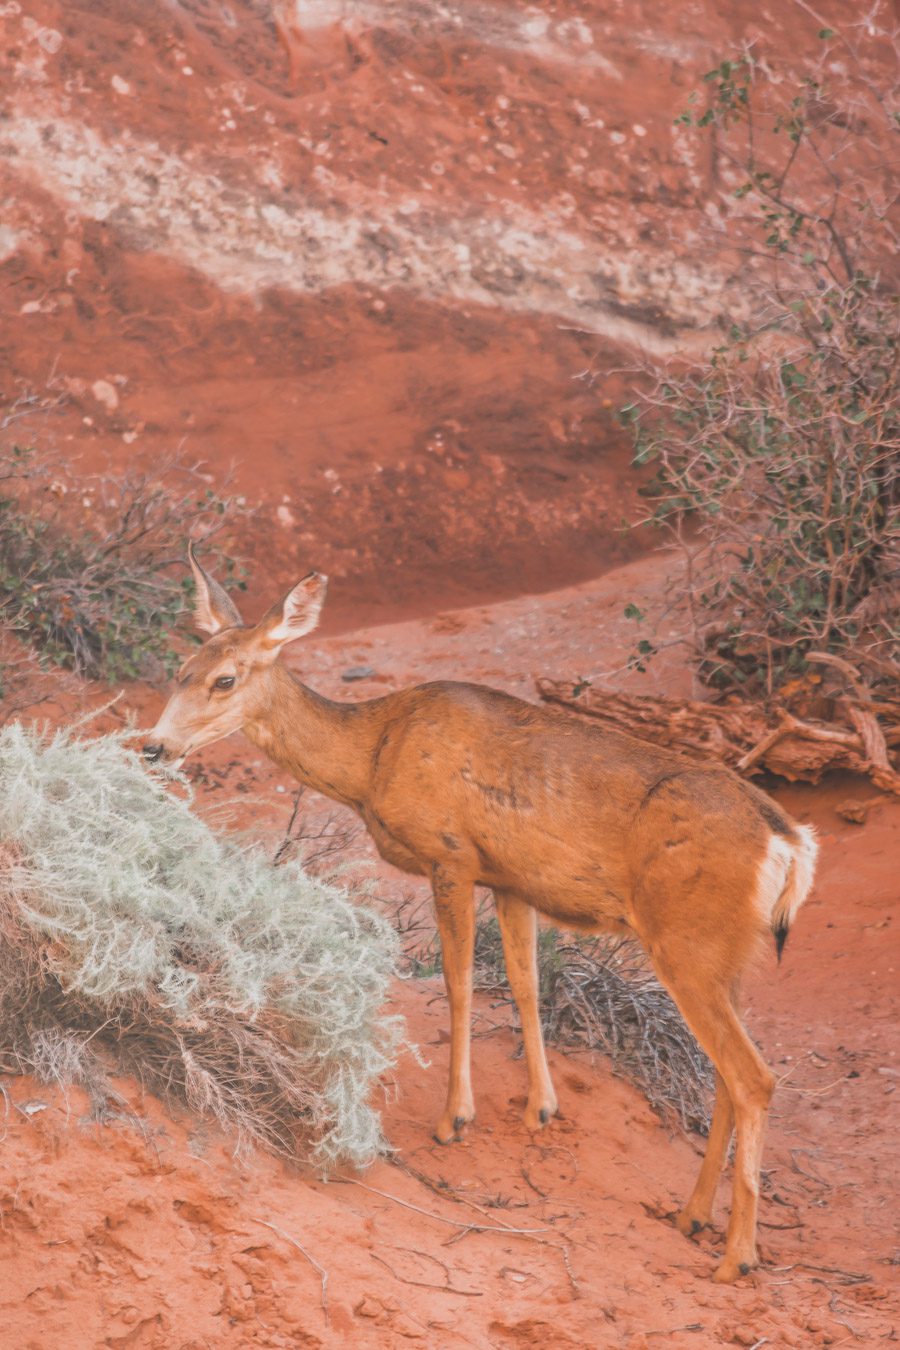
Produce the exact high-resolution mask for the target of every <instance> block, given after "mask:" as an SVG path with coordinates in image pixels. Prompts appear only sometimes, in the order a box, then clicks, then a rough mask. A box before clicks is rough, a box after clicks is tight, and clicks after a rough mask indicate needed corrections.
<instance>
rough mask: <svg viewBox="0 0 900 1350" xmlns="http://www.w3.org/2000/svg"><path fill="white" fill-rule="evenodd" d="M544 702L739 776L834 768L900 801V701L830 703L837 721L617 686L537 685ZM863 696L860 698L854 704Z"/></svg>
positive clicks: (814, 774) (794, 776)
mask: <svg viewBox="0 0 900 1350" xmlns="http://www.w3.org/2000/svg"><path fill="white" fill-rule="evenodd" d="M537 689H538V693H539V694H540V696H541V698H542V699H544V700H545V701H546V702H548V703H557V704H560V705H562V706H563V707H565V708H568V709H570V710H571V711H572V712H575V713H579V714H581V715H582V716H584V717H589V718H591V719H593V720H595V721H598V722H602V723H603V724H604V725H605V726H609V727H615V728H616V730H618V731H625V732H628V733H629V734H630V735H632V736H638V737H640V738H641V739H642V740H645V741H652V742H653V744H654V745H664V746H669V747H670V748H671V749H673V750H678V751H680V752H681V753H682V754H684V755H687V756H688V757H689V758H692V759H696V760H698V761H704V762H709V761H710V760H715V761H718V762H719V763H722V764H729V765H731V766H732V768H735V769H737V770H738V772H740V773H746V774H754V773H760V772H762V770H764V769H765V770H768V772H770V773H776V774H779V775H780V776H781V777H782V778H787V779H789V780H790V781H791V782H796V781H797V780H801V781H803V782H806V783H818V782H819V780H820V779H821V777H822V775H823V774H825V773H828V772H829V771H831V770H833V769H850V770H852V771H853V772H854V773H861V774H865V775H866V776H867V777H868V778H870V779H871V781H872V782H873V783H874V784H875V786H876V787H877V788H880V789H881V791H882V792H893V793H896V794H897V795H898V796H900V771H898V770H900V764H898V756H897V753H896V750H894V752H893V755H892V748H893V747H896V746H897V745H898V744H900V701H898V700H896V699H881V700H874V701H873V700H871V699H869V698H867V696H866V695H865V693H864V692H863V691H862V690H861V689H860V690H859V691H858V692H857V690H855V689H854V699H853V700H851V699H849V698H844V697H841V698H836V699H834V700H832V701H831V703H832V707H833V709H834V714H833V720H829V721H820V720H818V719H816V720H812V719H804V718H800V717H797V716H795V714H794V713H792V712H791V711H790V710H789V709H788V708H785V707H774V708H763V707H760V706H759V705H757V704H751V703H731V704H713V703H699V702H691V701H687V700H681V699H675V698H660V697H654V696H651V695H648V694H642V695H634V694H623V693H621V692H620V691H619V690H615V689H603V688H598V687H597V686H594V685H584V684H573V683H571V682H569V681H566V680H546V679H539V680H538V681H537ZM857 698H858V700H859V701H856V699H857Z"/></svg>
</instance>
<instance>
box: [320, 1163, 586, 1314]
mask: <svg viewBox="0 0 900 1350" xmlns="http://www.w3.org/2000/svg"><path fill="white" fill-rule="evenodd" d="M394 1165H395V1166H398V1167H400V1168H401V1170H403V1171H408V1172H409V1175H410V1176H412V1177H414V1178H415V1179H416V1180H418V1181H422V1182H424V1184H425V1185H427V1186H428V1187H429V1188H430V1189H431V1190H433V1191H435V1194H438V1195H443V1192H441V1191H438V1190H437V1189H436V1187H435V1186H434V1184H433V1183H432V1182H431V1181H429V1179H428V1178H427V1177H425V1176H424V1174H419V1173H416V1172H415V1171H413V1170H412V1169H411V1168H409V1167H408V1166H407V1164H405V1163H401V1162H399V1161H395V1163H394ZM335 1180H336V1181H346V1182H348V1183H350V1184H351V1185H353V1186H361V1187H362V1188H363V1190H365V1191H371V1192H372V1193H373V1195H380V1196H382V1197H383V1198H384V1199H385V1200H393V1201H395V1203H396V1204H398V1205H403V1206H404V1207H405V1208H406V1209H412V1210H415V1211H416V1213H418V1214H424V1215H425V1216H426V1217H427V1218H429V1219H436V1220H437V1221H438V1222H439V1223H445V1224H448V1225H449V1226H450V1227H451V1228H456V1229H457V1230H458V1231H457V1232H456V1233H455V1234H454V1236H453V1237H452V1238H450V1239H449V1241H450V1242H456V1241H459V1239H461V1238H464V1237H468V1235H469V1233H508V1234H509V1235H510V1236H511V1237H524V1238H528V1239H530V1240H531V1241H532V1242H536V1243H538V1245H539V1246H541V1247H553V1248H554V1249H555V1250H556V1251H558V1252H559V1253H560V1254H561V1255H562V1259H563V1265H564V1266H565V1268H566V1275H567V1277H568V1280H569V1284H570V1286H571V1288H572V1296H573V1297H574V1298H581V1286H580V1285H579V1283H578V1281H577V1280H576V1278H575V1275H574V1272H573V1270H572V1265H571V1262H570V1260H569V1247H568V1244H567V1243H565V1242H551V1241H550V1239H549V1238H545V1237H541V1234H542V1233H548V1232H552V1231H553V1230H552V1229H550V1228H513V1226H512V1225H511V1224H506V1223H504V1222H503V1220H502V1219H501V1220H500V1221H499V1224H496V1225H495V1224H476V1223H460V1222H459V1220H457V1219H445V1218H444V1217H443V1215H441V1214H433V1213H431V1212H430V1211H429V1210H427V1209H420V1208H419V1206H418V1205H412V1204H410V1203H409V1201H408V1200H400V1199H399V1198H398V1197H397V1196H395V1195H388V1194H387V1192H386V1191H378V1190H376V1189H375V1187H374V1186H367V1185H366V1183H365V1182H363V1181H357V1180H356V1178H355V1177H336V1178H335ZM445 1198H446V1199H449V1200H453V1201H455V1202H456V1203H457V1204H461V1205H468V1207H469V1208H470V1209H474V1210H476V1211H477V1212H478V1213H479V1214H482V1215H484V1214H485V1213H486V1211H485V1210H483V1209H482V1208H481V1206H480V1205H476V1203H475V1201H474V1200H469V1199H468V1198H467V1197H466V1196H462V1195H456V1194H449V1193H448V1194H447V1196H446V1197H445Z"/></svg>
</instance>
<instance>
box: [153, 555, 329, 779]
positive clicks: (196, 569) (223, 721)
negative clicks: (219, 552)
mask: <svg viewBox="0 0 900 1350" xmlns="http://www.w3.org/2000/svg"><path fill="white" fill-rule="evenodd" d="M188 559H189V561H190V565H191V571H192V572H193V574H194V582H195V584H196V587H197V599H196V604H195V607H194V621H195V623H196V625H197V627H198V628H199V629H200V630H201V631H202V632H204V633H209V635H210V636H209V640H208V641H207V642H205V643H204V645H203V647H202V648H201V649H200V651H199V652H197V653H196V654H195V655H194V656H192V657H190V658H189V659H188V660H187V661H185V663H184V665H183V666H182V667H181V669H180V670H179V672H178V675H177V676H176V688H175V690H174V692H173V693H172V695H171V697H170V699H169V701H168V703H167V704H166V706H165V708H164V709H163V712H162V716H161V717H160V719H159V721H158V722H157V724H156V726H155V727H154V728H153V730H152V731H151V732H150V733H149V734H148V737H147V741H146V744H145V745H144V747H143V753H144V758H145V759H146V760H148V761H149V762H150V763H151V764H158V763H173V762H174V763H181V761H182V760H183V759H184V758H185V756H186V755H189V754H190V753H191V751H192V750H199V749H200V747H201V746H203V745H211V744H212V743H213V741H220V740H222V738H223V737H224V736H230V735H231V733H232V732H233V731H240V729H241V727H243V726H244V725H245V724H246V723H247V722H249V721H251V720H253V718H255V717H257V716H258V715H259V714H260V713H261V712H262V711H263V710H264V709H265V707H266V706H267V704H268V702H269V700H270V698H271V680H272V667H273V666H274V664H275V662H276V661H277V659H278V655H279V653H280V651H281V649H282V647H284V646H286V645H287V643H289V642H294V641H295V640H296V639H297V638H301V637H304V636H305V635H306V634H307V633H311V632H312V630H313V629H314V628H315V627H316V625H317V623H318V622H319V614H320V612H321V609H322V604H323V601H324V599H325V591H326V588H327V585H328V578H327V577H324V576H321V575H320V574H319V573H318V572H310V573H309V575H308V576H305V577H304V578H303V580H302V581H299V582H298V583H297V585H296V586H295V587H294V588H293V590H290V591H288V593H287V595H286V596H285V597H284V599H283V600H279V601H278V602H277V604H274V605H273V606H272V608H271V609H270V610H269V611H268V612H267V613H266V614H265V615H263V617H262V619H260V621H259V623H258V624H256V625H255V626H253V627H248V626H247V625H246V624H245V623H244V621H243V619H242V618H241V616H240V614H239V613H238V610H237V607H236V606H235V604H234V602H233V600H232V599H231V598H230V596H229V595H228V594H227V593H226V592H225V591H224V590H223V588H222V587H221V586H220V585H219V583H218V582H217V581H215V580H214V579H213V578H212V577H211V576H210V575H209V573H208V572H206V571H205V570H204V568H202V567H201V566H200V564H199V563H198V561H197V559H196V557H195V556H194V549H193V545H190V546H189V547H188Z"/></svg>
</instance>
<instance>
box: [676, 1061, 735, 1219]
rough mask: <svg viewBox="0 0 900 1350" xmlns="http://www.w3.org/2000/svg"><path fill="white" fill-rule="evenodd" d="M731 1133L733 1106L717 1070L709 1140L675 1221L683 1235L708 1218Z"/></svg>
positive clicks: (710, 1215) (710, 1214)
mask: <svg viewBox="0 0 900 1350" xmlns="http://www.w3.org/2000/svg"><path fill="white" fill-rule="evenodd" d="M733 1133H734V1107H733V1106H732V1104H731V1097H730V1095H729V1092H728V1088H727V1087H726V1086H725V1079H724V1078H723V1077H722V1075H721V1074H720V1073H719V1071H718V1069H717V1070H716V1104H715V1106H714V1108H713V1116H712V1123H711V1124H710V1127H709V1139H708V1140H707V1143H706V1153H705V1154H704V1156H703V1166H702V1167H701V1168H700V1175H699V1176H698V1178H697V1184H696V1186H695V1187H694V1189H693V1192H692V1193H691V1198H690V1200H688V1202H687V1204H686V1205H685V1207H684V1209H683V1210H682V1211H681V1213H680V1214H679V1215H678V1218H677V1219H676V1220H675V1226H676V1227H677V1228H678V1229H679V1231H680V1232H682V1233H684V1234H685V1235H686V1236H687V1237H691V1236H692V1235H693V1234H694V1233H699V1231H700V1229H701V1228H705V1227H706V1225H707V1224H708V1223H709V1221H710V1219H711V1218H712V1209H713V1203H714V1201H715V1198H716V1188H717V1187H718V1184H719V1177H720V1176H721V1175H722V1168H723V1167H724V1166H725V1158H726V1156H727V1154H728V1145H729V1144H730V1143H731V1136H732V1134H733Z"/></svg>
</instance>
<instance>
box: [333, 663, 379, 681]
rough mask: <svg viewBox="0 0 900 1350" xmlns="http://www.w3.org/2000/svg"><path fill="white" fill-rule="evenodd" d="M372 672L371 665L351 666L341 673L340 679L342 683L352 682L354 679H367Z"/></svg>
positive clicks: (373, 672) (370, 676)
mask: <svg viewBox="0 0 900 1350" xmlns="http://www.w3.org/2000/svg"><path fill="white" fill-rule="evenodd" d="M374 674H375V671H374V669H373V668H372V666H351V667H350V669H349V670H345V671H344V672H343V673H342V675H341V679H342V680H343V681H344V684H353V682H354V680H369V679H371V678H372V676H373V675H374Z"/></svg>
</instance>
